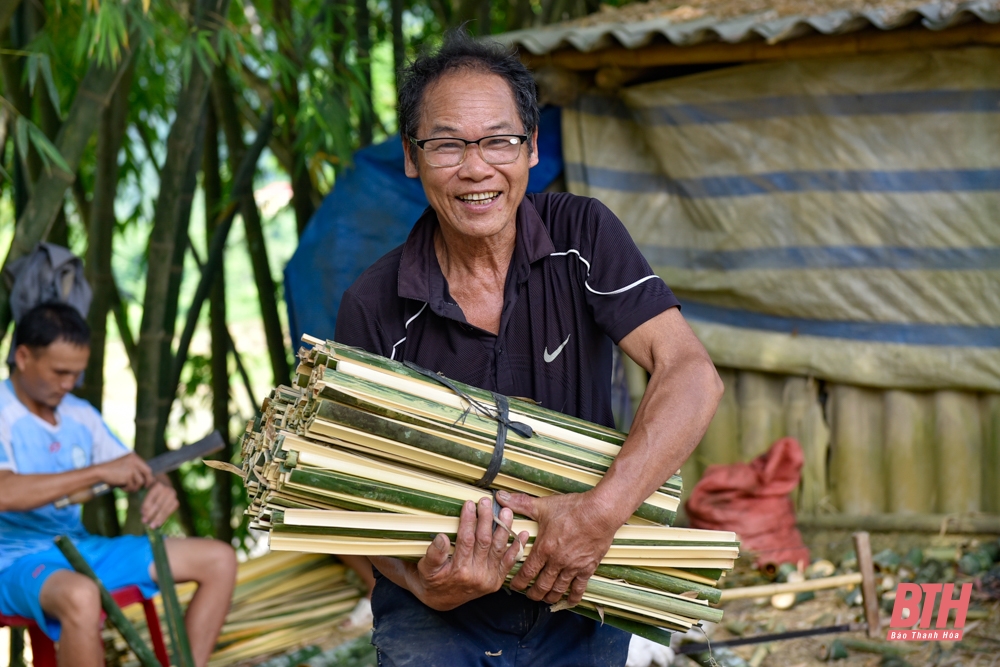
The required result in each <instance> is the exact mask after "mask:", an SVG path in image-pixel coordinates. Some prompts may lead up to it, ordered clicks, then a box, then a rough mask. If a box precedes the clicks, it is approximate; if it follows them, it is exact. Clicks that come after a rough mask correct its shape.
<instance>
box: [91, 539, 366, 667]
mask: <svg viewBox="0 0 1000 667" xmlns="http://www.w3.org/2000/svg"><path fill="white" fill-rule="evenodd" d="M194 591H195V585H194V584H180V585H178V586H177V598H178V599H179V601H180V606H181V607H186V606H187V604H188V603H189V602H190V600H191V598H192V597H193V595H194ZM362 595H363V590H362V587H361V586H360V582H359V581H357V578H356V577H355V576H354V575H353V574H352V573H350V572H349V571H348V570H347V568H346V567H345V566H344V565H343V564H341V563H339V562H337V561H336V560H335V559H333V558H331V557H330V556H325V555H321V554H301V553H284V552H272V553H270V554H267V555H265V556H262V557H260V558H255V559H253V560H250V561H247V562H244V563H240V566H239V571H238V573H237V582H236V590H235V591H234V593H233V601H232V606H231V608H230V610H229V614H228V615H227V616H226V622H225V625H223V627H222V632H221V633H220V634H219V638H218V641H217V643H216V647H215V651H214V652H213V653H212V657H211V658H210V660H209V667H223V666H224V665H232V664H235V663H239V662H242V661H245V660H250V659H259V658H260V657H261V656H267V655H272V654H277V653H281V652H284V651H287V650H290V649H292V648H295V647H298V646H302V645H304V644H309V643H313V642H323V643H328V642H336V641H337V640H338V639H339V640H340V641H346V640H348V639H351V638H352V637H354V636H357V634H358V632H356V631H355V632H353V633H348V634H344V633H342V632H341V630H340V623H341V622H342V621H344V620H345V619H346V618H347V617H348V615H349V614H350V613H351V610H353V609H354V607H355V605H356V604H357V603H358V600H360V599H361V597H362ZM155 603H156V606H157V609H158V610H159V612H160V615H161V616H163V615H164V613H165V609H164V607H163V601H162V598H161V596H157V597H156V599H155ZM124 613H125V616H126V617H128V619H129V620H130V621H131V622H132V623H133V624H134V625H135V626H136V627H137V628H138V629H139V633H140V634H141V635H143V637H145V638H146V639H148V630H147V629H146V625H145V623H144V622H143V610H142V607H141V606H139V605H135V606H132V607H129V608H127V609H125V610H124ZM164 627H166V626H164ZM111 639H112V641H113V642H114V644H115V647H116V650H118V651H119V652H124V651H126V650H127V648H126V646H125V644H124V642H123V641H122V640H121V638H120V637H118V636H117V633H115V634H114V635H111ZM127 664H128V663H127Z"/></svg>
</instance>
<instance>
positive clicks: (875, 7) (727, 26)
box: [496, 0, 1000, 55]
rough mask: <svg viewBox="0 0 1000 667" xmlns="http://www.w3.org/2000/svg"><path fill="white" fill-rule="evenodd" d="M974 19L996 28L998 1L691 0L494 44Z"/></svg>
mask: <svg viewBox="0 0 1000 667" xmlns="http://www.w3.org/2000/svg"><path fill="white" fill-rule="evenodd" d="M975 20H979V21H984V22H987V23H1000V0H963V1H960V2H954V1H949V0H941V1H937V2H927V1H926V0H895V1H888V2H862V1H858V0H770V1H769V0H728V1H727V0H692V1H691V2H689V3H687V4H683V5H678V4H677V2H664V1H661V0H653V1H651V2H648V3H635V4H631V5H625V6H624V7H621V8H618V9H608V10H605V11H601V12H599V13H597V14H592V15H590V16H587V17H584V18H582V19H577V20H574V21H565V22H563V23H557V24H553V25H551V26H546V27H544V28H532V29H529V30H517V31H514V32H508V33H505V34H503V35H497V36H496V39H498V40H499V41H501V42H503V43H506V44H511V45H516V46H518V47H521V48H523V49H525V50H527V51H529V52H530V53H533V54H535V55H543V54H546V53H551V52H553V51H559V50H562V49H575V50H577V51H581V52H591V51H598V50H601V49H605V48H610V47H618V46H621V47H625V48H627V49H638V48H641V47H644V46H647V45H649V44H651V43H654V42H662V40H663V39H666V40H667V41H668V42H669V43H671V44H674V45H676V46H692V45H695V44H702V43H705V42H714V41H722V42H728V43H732V44H735V43H738V42H746V41H752V40H760V39H763V40H765V41H767V42H768V43H771V44H774V43H778V42H782V41H785V40H789V39H794V38H797V37H804V36H807V35H810V34H817V33H819V34H823V35H838V34H844V33H850V32H855V31H858V30H863V29H865V28H869V27H875V28H878V29H880V30H895V29H897V28H902V27H905V26H909V25H913V24H915V23H918V22H919V23H920V24H922V25H923V26H924V27H925V28H927V29H929V30H944V29H946V28H950V27H953V26H956V25H960V24H962V23H966V22H969V21H975Z"/></svg>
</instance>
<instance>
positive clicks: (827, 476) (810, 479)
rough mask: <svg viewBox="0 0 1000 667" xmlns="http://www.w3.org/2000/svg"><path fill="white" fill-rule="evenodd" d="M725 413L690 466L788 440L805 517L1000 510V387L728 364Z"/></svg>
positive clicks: (689, 473)
mask: <svg viewBox="0 0 1000 667" xmlns="http://www.w3.org/2000/svg"><path fill="white" fill-rule="evenodd" d="M719 374H720V375H721V376H722V380H723V382H724V383H725V385H726V392H725V395H724V396H723V399H722V403H721V404H720V406H719V410H718V412H717V413H716V415H715V419H714V420H713V421H712V424H711V426H710V427H709V429H708V432H707V433H706V434H705V437H704V439H703V440H702V442H701V444H700V445H699V446H698V448H697V449H696V450H695V453H694V455H693V456H692V457H691V459H690V460H689V461H688V462H687V464H685V466H684V468H683V469H682V475H683V477H684V482H685V484H684V485H685V487H686V488H688V489H690V488H691V487H693V486H694V484H695V483H696V482H697V480H698V479H699V478H700V476H701V474H702V472H704V470H705V468H706V467H707V466H709V465H711V464H713V463H722V464H725V463H733V462H736V461H748V460H750V459H752V458H754V457H755V456H757V455H759V454H761V453H762V452H764V451H766V450H767V448H768V447H769V446H770V445H771V443H773V442H774V441H775V440H777V439H778V438H780V437H783V436H786V435H787V436H792V437H794V438H797V439H798V440H799V442H800V443H801V445H802V449H803V452H804V454H805V465H804V467H803V470H802V484H801V486H800V488H799V493H798V496H797V499H796V500H797V506H798V511H799V512H800V513H802V514H813V513H827V512H842V513H846V514H873V513H882V512H927V513H960V512H994V513H995V512H1000V394H992V393H974V392H960V391H930V392H911V391H899V390H873V389H867V388H863V387H856V386H851V385H845V384H835V383H827V382H822V381H818V380H815V379H813V378H805V377H797V376H789V375H775V374H770V373H758V372H753V371H744V370H737V369H732V368H720V369H719Z"/></svg>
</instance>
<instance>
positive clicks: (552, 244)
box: [336, 33, 722, 667]
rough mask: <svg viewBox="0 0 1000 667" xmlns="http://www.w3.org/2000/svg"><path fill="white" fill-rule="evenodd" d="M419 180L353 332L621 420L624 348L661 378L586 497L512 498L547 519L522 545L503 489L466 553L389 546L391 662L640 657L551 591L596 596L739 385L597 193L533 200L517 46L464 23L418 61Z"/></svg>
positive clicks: (490, 385) (436, 365)
mask: <svg viewBox="0 0 1000 667" xmlns="http://www.w3.org/2000/svg"><path fill="white" fill-rule="evenodd" d="M401 81H402V83H401V86H400V90H399V122H400V130H401V135H402V138H403V142H404V147H405V152H406V158H405V159H406V174H407V175H408V176H410V177H411V178H419V179H420V180H421V183H422V184H423V187H424V191H425V192H426V193H427V199H428V201H429V202H430V208H428V209H427V211H426V212H425V213H424V215H423V216H421V218H420V219H419V220H418V221H417V223H416V224H415V225H414V227H413V230H412V232H411V233H410V235H409V238H408V239H407V240H406V243H404V244H403V246H401V247H399V248H397V249H395V250H393V251H392V252H390V253H389V254H387V255H386V256H385V257H383V258H381V259H380V260H379V261H378V262H376V263H375V264H374V265H372V266H371V267H370V268H369V269H368V270H367V271H366V272H365V273H364V274H363V275H362V276H361V277H360V278H359V279H358V280H357V282H355V283H354V285H352V286H351V288H350V289H348V290H347V292H346V293H345V294H344V299H343V302H342V305H341V308H340V313H339V315H338V318H337V332H336V338H337V340H339V341H340V342H343V343H347V344H350V345H356V346H359V347H362V348H364V349H366V350H369V351H371V352H375V353H378V354H382V355H384V356H387V357H391V358H394V359H398V360H409V361H413V362H414V363H417V364H419V365H421V366H424V367H426V368H430V369H432V370H435V371H439V372H442V373H444V374H445V375H447V376H449V377H451V378H455V379H458V380H461V381H463V382H467V383H469V384H473V385H477V386H480V387H483V388H485V389H489V390H493V391H497V392H500V393H503V394H507V395H514V396H527V397H530V398H532V399H534V400H536V401H539V402H540V403H541V404H542V405H545V406H547V407H550V408H554V409H556V410H560V411H562V412H564V413H567V414H570V415H575V416H577V417H582V418H583V419H588V420H591V421H594V422H598V423H601V424H606V425H611V424H612V416H611V396H610V393H611V353H612V342H614V343H617V344H618V345H619V346H620V347H621V349H622V350H623V351H624V352H625V353H626V354H628V355H629V356H630V357H631V358H632V359H634V360H635V361H636V362H637V363H638V364H639V365H640V366H642V367H643V368H645V369H646V370H647V371H649V373H650V374H651V377H650V382H649V387H648V389H647V390H646V395H645V397H644V398H643V400H642V403H641V404H640V405H639V410H638V413H637V415H636V419H635V424H634V426H633V427H632V431H631V433H630V434H629V437H628V439H627V441H626V442H625V445H624V447H623V448H622V451H621V454H620V455H619V456H618V458H617V459H616V461H615V463H614V465H612V467H611V469H610V470H609V471H608V474H607V475H606V476H605V477H604V479H603V480H602V481H601V483H600V484H598V485H597V487H595V488H594V489H593V490H591V491H589V492H587V493H580V494H566V495H558V496H551V497H548V498H530V497H527V496H522V495H520V494H507V493H503V492H501V493H499V494H498V497H499V500H500V502H501V504H503V505H504V506H505V508H504V509H503V510H502V511H501V519H502V520H503V521H504V522H506V523H508V524H509V522H510V520H511V518H512V511H513V512H515V513H517V514H522V515H525V516H528V517H531V518H533V519H535V520H537V521H538V522H539V534H538V538H537V540H536V541H535V543H534V548H533V549H532V552H531V555H530V556H529V557H528V558H527V559H526V560H525V562H524V563H523V566H522V568H521V570H520V572H519V573H518V574H517V576H515V577H514V579H513V581H512V584H511V586H512V588H514V589H515V590H518V591H525V590H526V593H527V594H526V595H519V594H511V593H509V592H508V591H503V590H500V589H501V586H502V585H503V582H504V579H505V576H506V575H507V573H508V572H509V571H510V569H511V567H512V566H513V565H514V561H515V558H516V554H517V547H516V545H510V546H508V544H507V534H506V532H504V531H503V530H502V529H499V528H498V529H497V530H496V531H493V530H492V522H491V519H492V514H491V500H490V499H489V498H485V499H483V500H482V501H480V502H479V504H478V505H474V504H473V503H471V502H470V503H467V504H466V507H465V508H464V509H463V511H462V517H461V523H460V529H459V532H458V535H457V538H456V544H455V550H454V553H453V554H450V545H449V543H448V540H447V538H446V537H445V536H444V535H438V536H437V538H436V539H435V540H434V542H433V543H432V545H431V546H430V547H429V548H428V550H427V553H426V555H425V556H424V557H423V558H422V559H420V561H419V562H418V563H409V562H403V561H400V560H396V559H392V558H373V559H372V561H373V563H374V565H375V567H376V568H377V573H378V575H379V576H378V578H377V584H376V586H375V590H374V595H373V599H372V608H373V611H374V614H375V634H374V637H373V643H374V644H375V645H376V646H377V647H378V651H379V660H380V664H381V665H383V666H384V667H387V666H393V667H402V666H404V665H418V666H419V667H431V666H441V667H444V666H451V665H462V666H466V665H469V666H471V665H483V666H499V665H539V666H541V665H544V666H545V667H556V666H560V665H566V666H569V665H573V666H577V667H578V666H582V665H595V666H596V665H601V666H605V665H622V664H624V663H625V659H626V655H627V652H628V643H629V635H627V634H626V633H623V632H621V631H619V630H617V629H614V628H611V627H609V626H602V625H600V624H599V623H596V622H593V621H591V620H589V619H586V618H584V617H582V616H579V615H577V614H573V613H571V612H566V611H563V612H555V613H553V612H551V611H550V610H549V605H551V604H553V603H555V602H557V601H558V600H560V599H561V598H563V597H564V596H567V595H568V599H569V602H571V603H576V602H578V601H579V600H580V598H581V596H582V594H583V591H584V588H585V587H586V584H587V580H588V579H589V578H590V576H591V575H592V574H593V573H594V570H595V569H596V567H597V565H598V563H599V562H600V560H601V558H602V557H603V556H604V554H605V553H606V552H607V550H608V547H609V546H610V545H611V540H612V537H613V535H614V533H615V531H616V530H617V529H618V528H619V527H620V526H621V525H622V524H623V523H624V522H625V521H626V520H627V519H628V517H629V516H630V515H631V514H632V512H633V511H634V510H635V509H636V508H637V507H638V506H639V505H640V503H641V502H642V501H643V500H644V499H645V498H647V497H648V496H649V495H650V494H651V493H652V492H653V491H654V490H655V489H656V488H657V487H659V486H660V485H661V484H662V483H663V482H664V480H666V479H667V478H668V477H669V476H670V475H671V474H672V473H674V472H675V471H677V469H678V468H680V466H681V464H682V463H683V462H684V460H685V459H686V458H687V457H688V455H689V454H690V453H691V451H692V450H693V449H694V447H695V446H696V445H697V443H698V441H699V440H700V439H701V436H702V435H703V434H704V431H705V429H706V428H707V426H708V423H709V421H710V420H711V418H712V415H713V414H714V412H715V408H716V405H717V404H718V401H719V398H720V396H721V393H722V383H721V381H720V380H719V377H718V375H717V374H716V372H715V368H714V367H713V365H712V362H711V360H710V359H709V358H708V355H707V354H706V352H705V350H704V348H703V347H702V346H701V344H700V343H699V342H698V340H697V339H696V338H695V336H694V334H693V333H692V332H691V330H690V328H688V326H687V324H686V323H685V322H684V320H683V318H682V317H681V315H680V311H679V309H678V307H677V306H678V302H677V299H676V298H674V295H673V294H672V293H671V292H670V290H669V289H668V288H667V286H666V285H665V284H664V283H663V281H662V280H660V279H659V278H658V277H657V276H656V275H655V274H653V272H652V271H651V269H650V267H649V265H648V264H647V263H646V261H645V260H644V259H643V257H642V255H641V254H640V253H639V251H638V249H637V248H636V246H635V244H634V243H633V241H632V239H631V238H630V237H629V235H628V233H627V232H626V231H625V228H624V226H623V225H622V223H621V221H619V220H618V218H616V217H615V215H614V214H613V213H612V212H611V211H610V210H608V209H607V208H606V207H605V206H603V205H602V204H601V203H600V202H598V201H597V200H594V199H588V198H585V197H577V196H574V195H570V194H563V193H559V194H539V195H528V196H525V189H526V187H527V183H528V170H529V169H530V168H531V167H532V166H534V165H535V164H537V163H538V154H537V138H538V107H537V103H536V100H535V84H534V81H533V80H532V77H531V74H530V73H529V72H528V71H527V70H526V69H525V67H524V66H523V65H522V64H521V62H520V61H519V60H518V59H517V57H516V56H514V55H512V54H511V53H509V52H507V51H506V50H505V49H503V48H502V47H500V46H498V45H496V44H491V43H486V42H474V41H472V40H470V39H469V38H468V37H467V36H465V35H463V34H460V33H457V34H452V35H450V36H449V37H448V38H447V39H446V40H445V44H444V46H443V47H442V48H441V49H440V50H439V51H438V52H437V53H436V54H433V55H426V56H423V57H420V58H418V59H417V60H416V61H415V62H414V63H413V64H412V65H410V66H409V67H408V68H407V69H406V71H404V72H403V76H402V80H401Z"/></svg>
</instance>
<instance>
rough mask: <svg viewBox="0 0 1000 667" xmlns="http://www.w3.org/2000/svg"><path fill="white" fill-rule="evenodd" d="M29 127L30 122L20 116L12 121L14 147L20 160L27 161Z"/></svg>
mask: <svg viewBox="0 0 1000 667" xmlns="http://www.w3.org/2000/svg"><path fill="white" fill-rule="evenodd" d="M30 126H31V121H29V120H28V119H27V118H25V117H24V116H21V115H18V117H17V120H15V121H14V145H15V146H16V147H17V152H18V153H19V154H20V155H21V159H22V160H27V159H28V128H29V127H30Z"/></svg>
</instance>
